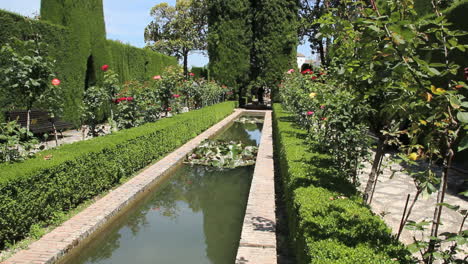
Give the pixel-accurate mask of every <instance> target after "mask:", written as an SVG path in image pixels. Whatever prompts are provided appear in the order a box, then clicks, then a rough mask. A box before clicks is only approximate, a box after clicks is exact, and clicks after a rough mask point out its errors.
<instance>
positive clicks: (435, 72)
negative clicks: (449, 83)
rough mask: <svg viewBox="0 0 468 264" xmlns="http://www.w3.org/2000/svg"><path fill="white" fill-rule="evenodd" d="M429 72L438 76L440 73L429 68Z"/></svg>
mask: <svg viewBox="0 0 468 264" xmlns="http://www.w3.org/2000/svg"><path fill="white" fill-rule="evenodd" d="M428 70H429V72H430V73H432V74H434V75H440V71H439V70H437V69H436V68H432V67H429V68H428Z"/></svg>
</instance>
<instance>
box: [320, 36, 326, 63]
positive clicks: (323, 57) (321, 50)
mask: <svg viewBox="0 0 468 264" xmlns="http://www.w3.org/2000/svg"><path fill="white" fill-rule="evenodd" d="M318 44H319V53H320V62H321V63H322V65H323V66H327V62H326V61H325V50H324V48H323V40H322V39H319V40H318Z"/></svg>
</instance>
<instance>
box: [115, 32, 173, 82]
mask: <svg viewBox="0 0 468 264" xmlns="http://www.w3.org/2000/svg"><path fill="white" fill-rule="evenodd" d="M107 44H108V48H109V51H110V55H111V61H112V63H110V66H111V67H112V68H113V70H114V71H116V72H117V73H118V74H119V77H120V80H121V81H122V82H123V81H126V80H148V79H149V78H151V77H152V76H154V75H159V74H161V73H162V72H163V71H164V69H165V68H166V67H168V66H172V65H173V66H175V65H177V59H176V58H175V57H169V56H166V55H163V54H160V53H156V52H154V51H151V50H148V49H140V48H136V47H133V46H131V45H127V44H122V43H120V42H118V41H115V40H108V42H107Z"/></svg>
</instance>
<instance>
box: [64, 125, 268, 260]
mask: <svg viewBox="0 0 468 264" xmlns="http://www.w3.org/2000/svg"><path fill="white" fill-rule="evenodd" d="M260 136H261V124H240V123H234V124H233V125H232V126H231V127H230V128H229V129H227V130H226V131H224V132H223V133H222V134H221V135H219V136H218V137H217V138H218V139H223V140H237V141H239V140H241V141H242V142H243V143H245V144H248V145H258V144H259V142H260ZM252 174H253V166H249V167H241V168H236V169H230V170H223V171H216V170H212V169H207V168H204V167H197V166H195V167H190V166H186V165H183V166H181V167H180V168H179V169H177V170H176V171H175V172H174V173H173V175H171V176H170V177H169V178H168V180H166V182H164V183H163V184H162V185H160V186H159V187H157V189H156V190H155V191H154V192H153V193H151V194H149V195H148V196H147V197H146V198H144V199H143V200H142V201H141V202H140V203H138V205H136V206H134V208H132V209H131V210H129V212H128V213H126V214H125V215H124V216H123V217H120V218H119V219H118V220H116V221H115V222H114V223H113V224H112V226H111V227H109V228H107V230H106V231H104V232H102V233H101V234H99V235H98V237H97V238H96V239H95V240H94V241H92V242H91V243H89V244H88V245H87V246H86V247H85V248H83V249H81V250H80V251H79V252H78V253H77V254H76V256H75V258H74V259H69V260H67V261H66V263H73V264H78V263H80V264H81V263H109V264H111V263H112V264H120V263H122V264H129V263H130V264H146V263H148V264H150V263H151V264H159V263H160V264H185V263H194V264H195V263H209V264H232V263H234V261H235V256H236V252H237V248H238V246H239V239H240V234H241V227H242V222H243V218H244V213H245V207H246V204H247V199H248V193H249V189H250V182H251V180H252Z"/></svg>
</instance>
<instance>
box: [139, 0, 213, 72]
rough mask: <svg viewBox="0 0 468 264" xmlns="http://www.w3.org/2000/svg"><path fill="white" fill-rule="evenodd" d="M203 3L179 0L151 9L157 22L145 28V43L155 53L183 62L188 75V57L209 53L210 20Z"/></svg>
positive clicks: (201, 1) (195, 0)
mask: <svg viewBox="0 0 468 264" xmlns="http://www.w3.org/2000/svg"><path fill="white" fill-rule="evenodd" d="M204 5H205V2H204V1H203V0H177V2H176V5H175V6H170V5H169V4H168V3H161V4H158V5H156V6H154V7H153V8H152V9H151V12H150V15H151V16H152V17H153V18H154V20H153V21H151V22H150V23H149V25H148V26H147V27H146V28H145V42H146V44H147V46H148V47H149V48H151V49H152V50H155V51H158V52H161V53H164V54H167V55H170V56H175V57H177V58H178V59H183V62H184V74H185V75H187V72H188V67H187V62H188V54H189V52H190V51H192V50H205V49H206V34H207V22H206V21H207V17H206V8H205V6H204Z"/></svg>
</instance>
